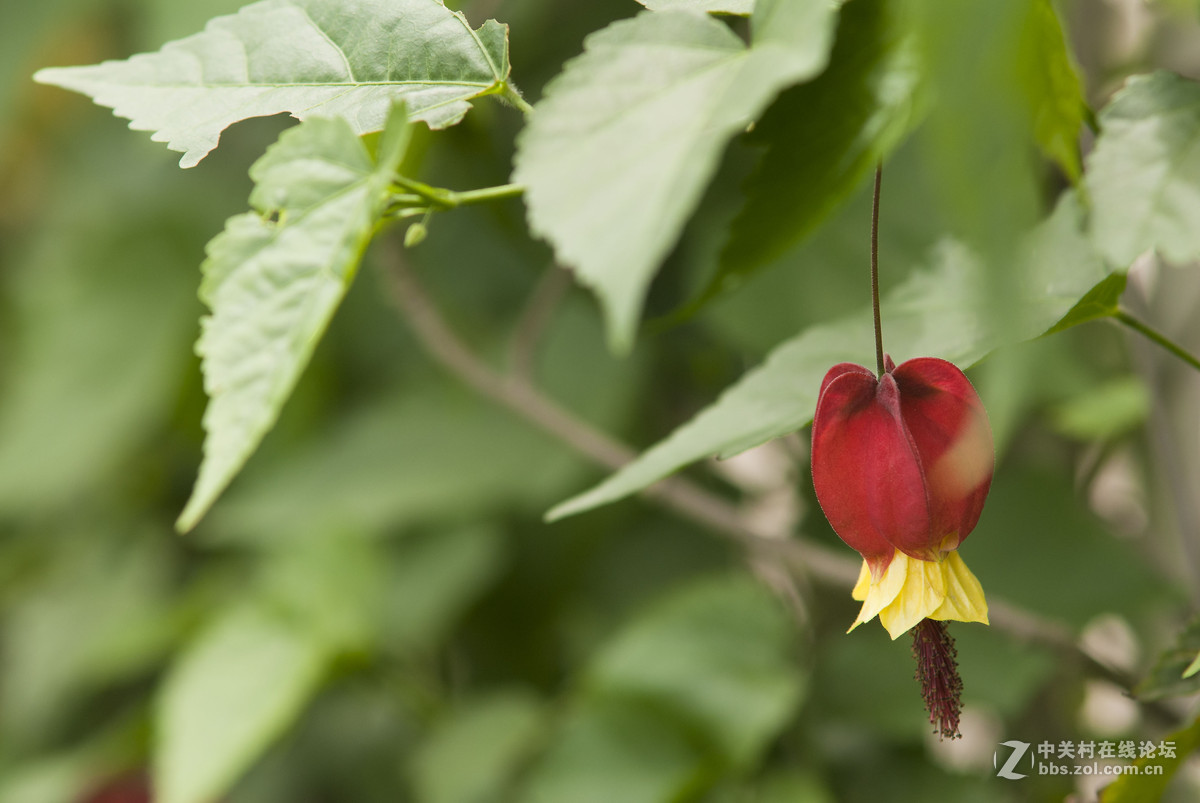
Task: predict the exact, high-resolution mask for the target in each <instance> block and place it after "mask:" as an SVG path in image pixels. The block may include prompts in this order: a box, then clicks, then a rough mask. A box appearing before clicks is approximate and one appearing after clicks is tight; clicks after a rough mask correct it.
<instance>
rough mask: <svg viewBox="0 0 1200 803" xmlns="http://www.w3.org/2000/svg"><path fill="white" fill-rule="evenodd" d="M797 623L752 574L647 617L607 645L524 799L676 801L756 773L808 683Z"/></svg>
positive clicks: (688, 595)
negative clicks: (794, 643)
mask: <svg viewBox="0 0 1200 803" xmlns="http://www.w3.org/2000/svg"><path fill="white" fill-rule="evenodd" d="M789 630H790V629H789V627H788V622H787V618H786V616H785V615H784V613H783V611H782V610H781V609H780V608H779V607H778V604H777V603H776V602H775V601H774V600H772V599H771V598H770V597H769V595H767V594H766V593H765V592H764V590H763V589H762V588H761V587H758V586H757V585H755V584H754V583H752V582H749V581H747V580H746V579H744V578H736V579H731V578H724V577H718V578H713V579H706V580H701V581H699V582H696V583H694V584H692V585H690V586H688V587H685V588H682V589H678V590H676V591H674V592H673V593H671V594H670V595H669V596H668V597H667V598H666V599H663V600H660V601H658V602H657V603H656V604H654V605H652V606H651V607H649V608H648V609H646V610H645V611H643V612H641V614H640V616H639V617H638V618H637V619H636V620H635V621H634V622H633V623H632V624H631V625H630V626H629V627H627V628H626V629H625V630H624V631H623V632H621V633H618V634H617V635H616V636H615V637H614V638H613V639H612V640H610V641H609V642H608V644H607V645H605V646H604V647H602V648H601V649H600V650H599V652H598V654H597V656H596V657H595V659H594V660H593V662H592V664H591V666H590V667H589V669H588V671H587V672H586V674H585V679H584V682H583V686H582V689H580V691H579V694H578V699H577V700H576V701H575V703H574V705H573V706H572V708H571V710H570V711H569V712H568V714H567V717H566V721H565V722H564V723H563V725H562V726H561V733H560V734H559V736H558V739H557V741H556V742H555V745H554V746H553V747H552V748H551V749H550V750H549V752H548V753H547V754H546V756H545V757H544V758H543V759H542V761H541V762H540V763H539V764H538V765H537V766H536V767H535V768H534V770H533V773H532V777H531V780H530V782H529V789H528V791H527V794H528V799H529V800H531V801H555V800H571V801H581V803H586V802H587V801H593V800H594V801H597V803H599V801H605V800H626V801H630V803H643V802H645V803H651V802H652V801H658V800H674V799H678V798H679V797H680V796H682V795H696V794H699V793H700V792H702V791H703V790H704V789H706V788H707V787H709V786H710V785H711V784H712V783H713V781H714V780H715V779H716V778H718V777H720V775H721V774H722V773H725V772H728V771H729V770H730V769H731V768H732V769H734V770H736V771H745V770H747V769H750V768H752V767H753V766H754V764H755V763H757V761H758V760H760V758H761V754H762V751H763V749H764V748H765V746H766V745H767V743H768V742H769V740H770V739H771V738H772V737H773V736H774V735H775V734H776V733H778V731H779V729H780V728H781V726H782V725H783V724H784V722H785V721H786V720H787V718H788V717H789V716H790V715H791V713H792V711H793V709H794V707H795V705H796V703H797V702H798V699H799V696H800V693H801V691H802V688H803V682H802V680H801V678H800V677H799V675H798V674H797V673H796V671H795V669H794V658H793V657H792V655H790V653H791V650H790V642H791V640H792V639H791V634H790V632H789Z"/></svg>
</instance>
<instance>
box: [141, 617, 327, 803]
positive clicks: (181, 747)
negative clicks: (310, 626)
mask: <svg viewBox="0 0 1200 803" xmlns="http://www.w3.org/2000/svg"><path fill="white" fill-rule="evenodd" d="M328 658H329V653H328V651H327V649H326V645H325V644H324V643H322V642H321V641H319V640H316V639H313V638H311V637H309V636H308V635H307V634H305V633H304V632H303V631H301V630H297V629H296V628H294V627H293V626H292V625H290V624H289V623H287V622H285V621H283V620H281V619H279V618H276V617H275V616H272V615H271V614H268V613H266V612H263V611H259V610H257V609H254V608H244V609H237V610H234V611H232V612H230V613H228V614H226V615H225V616H224V617H222V618H221V619H219V620H218V621H217V622H216V623H214V624H213V625H212V626H211V628H210V629H208V630H207V631H205V632H203V633H202V634H201V635H200V636H199V637H198V639H197V640H196V641H195V642H194V643H193V644H192V645H191V646H190V648H189V649H188V650H187V651H186V652H185V653H184V654H183V656H182V657H181V658H180V660H179V662H178V663H177V664H176V665H175V666H174V667H173V668H172V670H171V672H170V673H169V674H168V676H167V678H166V680H165V681H164V686H163V688H162V690H161V696H160V699H159V701H158V706H157V711H156V723H157V751H156V754H155V756H154V779H155V783H154V787H155V789H156V792H157V795H156V799H157V800H160V801H162V803H209V801H212V800H216V799H218V798H219V797H220V795H221V794H222V793H224V792H225V790H226V789H227V788H228V787H229V785H230V784H231V783H232V782H233V781H234V780H235V779H236V778H237V776H238V775H239V774H240V773H241V772H242V771H244V770H245V769H246V767H248V766H249V765H250V763H252V762H253V761H254V760H255V759H256V758H257V757H258V755H259V754H260V753H261V752H262V751H263V749H264V748H266V747H267V746H268V745H269V744H270V743H271V742H272V741H273V740H274V739H275V738H276V737H277V736H278V735H279V734H280V733H282V732H283V731H284V729H286V728H287V727H288V726H289V725H290V724H291V723H292V721H293V720H294V719H295V718H296V717H297V716H298V715H299V713H300V711H301V709H302V708H303V707H304V706H305V705H306V704H307V702H308V700H309V698H310V697H311V696H312V695H313V693H314V692H315V691H316V688H317V686H318V683H319V681H320V679H321V677H322V674H323V673H324V671H325V668H326V666H327V661H328Z"/></svg>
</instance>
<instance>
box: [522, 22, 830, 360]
mask: <svg viewBox="0 0 1200 803" xmlns="http://www.w3.org/2000/svg"><path fill="white" fill-rule="evenodd" d="M835 12H836V9H835V7H834V5H833V4H832V3H831V2H828V1H827V0H803V2H796V1H795V0H788V2H784V1H783V0H762V2H760V3H759V4H758V6H757V8H756V11H755V15H754V17H753V18H752V20H751V26H752V29H753V37H752V44H751V46H750V47H746V46H745V45H744V44H743V43H742V41H741V40H740V39H738V37H737V36H736V35H735V34H734V33H733V32H732V31H730V30H729V28H728V27H727V26H725V25H724V24H723V23H721V22H718V21H716V20H714V19H712V18H710V17H707V16H701V15H698V14H692V13H687V12H673V11H661V12H655V13H643V14H640V15H639V16H637V17H635V18H633V19H630V20H622V21H620V22H617V23H614V24H613V25H611V26H609V27H608V28H606V29H604V30H602V31H600V32H598V33H595V34H592V35H591V36H590V37H588V39H587V41H586V43H585V47H586V49H585V52H584V54H583V55H582V56H579V57H578V58H576V59H574V60H573V61H571V62H570V63H569V64H568V65H567V67H566V69H565V70H564V71H563V73H562V74H561V75H560V76H559V77H557V78H556V79H555V80H554V81H552V82H551V83H550V84H549V85H548V86H547V87H546V95H545V98H544V99H543V100H542V101H541V102H539V103H538V104H537V113H536V114H534V115H533V116H532V117H531V118H530V122H529V124H528V125H527V126H526V128H525V130H524V131H523V132H522V134H521V137H520V139H519V142H518V151H517V156H516V167H515V170H514V173H513V180H514V181H517V182H519V183H522V184H525V185H526V186H527V191H526V194H525V201H526V204H527V206H528V210H529V224H530V228H531V230H532V231H533V232H534V233H535V234H538V235H540V236H542V237H544V238H546V239H547V240H549V241H550V242H551V243H552V244H553V245H554V247H555V251H556V253H557V254H558V257H559V259H560V260H561V261H562V262H563V263H564V264H566V265H569V266H571V267H572V268H574V269H575V270H576V276H577V277H578V278H579V280H580V281H581V282H583V283H584V284H587V285H588V286H590V287H591V288H592V289H593V290H595V291H596V293H597V295H598V296H599V298H600V302H601V305H602V307H603V308H604V311H605V318H606V321H607V324H608V333H609V341H610V343H611V344H612V346H613V347H614V349H616V350H619V351H627V350H628V349H629V347H630V345H631V343H632V341H633V338H634V331H635V329H636V326H637V321H638V317H639V315H640V312H641V308H642V303H643V299H644V296H645V294H646V289H647V287H648V286H649V284H650V280H651V278H652V277H653V275H654V272H655V270H656V269H657V267H658V265H659V263H660V262H661V261H662V259H663V258H664V257H665V256H666V254H667V252H668V251H669V250H670V248H671V246H672V245H673V244H674V243H675V240H676V238H677V237H678V236H679V233H680V231H681V229H682V228H683V225H684V223H685V222H686V220H687V217H688V215H689V214H690V213H691V212H692V210H693V209H694V207H695V205H696V203H697V202H698V201H699V199H700V195H701V193H702V192H703V190H704V186H705V184H706V183H707V182H708V180H709V179H710V178H711V177H712V174H713V172H714V170H715V169H716V166H717V161H718V159H719V158H720V155H721V152H722V150H723V149H724V147H725V145H726V143H727V142H728V141H729V139H730V138H731V137H732V136H734V135H735V134H736V133H738V132H739V131H741V130H743V129H744V128H745V127H746V126H747V125H748V124H749V123H750V122H751V121H753V120H754V119H755V117H757V116H758V114H759V113H760V112H761V111H762V109H763V108H764V107H765V106H766V105H767V103H769V102H770V100H771V99H772V98H773V97H774V96H775V94H776V93H777V92H778V91H779V90H780V89H782V88H784V87H786V86H788V85H790V84H794V83H796V82H798V81H801V80H804V79H806V78H811V77H812V76H813V75H815V74H816V73H818V72H820V70H821V69H822V68H823V67H824V66H825V62H826V60H827V57H828V52H829V46H830V44H831V39H832V30H831V29H832V27H833V21H834V15H835Z"/></svg>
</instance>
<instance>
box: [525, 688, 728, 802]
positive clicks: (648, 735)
mask: <svg viewBox="0 0 1200 803" xmlns="http://www.w3.org/2000/svg"><path fill="white" fill-rule="evenodd" d="M689 737H690V734H689V733H688V732H687V729H686V728H685V727H683V726H682V725H681V724H680V723H678V722H675V721H673V720H671V719H670V718H668V717H664V716H659V715H656V714H655V713H654V712H653V711H652V710H650V709H649V708H648V707H647V706H645V705H643V704H639V702H636V701H620V702H610V703H609V704H607V705H602V706H601V705H585V706H582V707H580V708H579V709H578V710H576V711H574V712H572V715H571V716H570V718H569V719H568V720H567V722H566V724H565V725H564V726H563V728H562V729H561V731H560V732H559V733H558V734H557V738H556V739H555V740H554V742H553V744H552V745H551V747H550V750H549V751H548V752H547V754H546V755H545V756H544V757H543V759H542V760H541V761H540V762H539V763H538V764H537V765H536V766H535V767H534V769H533V771H532V773H531V775H530V778H529V781H528V786H527V788H526V790H525V791H524V793H523V794H522V795H521V796H520V797H519V798H518V799H519V800H521V801H522V802H523V803H564V801H570V803H613V801H617V800H619V801H621V803H669V802H670V801H676V800H687V799H689V798H688V797H687V796H685V794H684V793H685V791H687V790H690V789H692V788H693V787H696V786H700V785H702V781H703V773H704V763H705V758H706V756H705V755H704V753H703V752H702V751H701V749H700V748H699V746H697V745H696V744H695V743H694V742H693V741H692V739H691V738H689Z"/></svg>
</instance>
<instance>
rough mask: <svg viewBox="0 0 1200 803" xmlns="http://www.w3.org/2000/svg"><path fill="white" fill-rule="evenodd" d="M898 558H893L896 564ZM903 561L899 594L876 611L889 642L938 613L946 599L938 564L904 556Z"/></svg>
mask: <svg viewBox="0 0 1200 803" xmlns="http://www.w3.org/2000/svg"><path fill="white" fill-rule="evenodd" d="M900 557H901V555H900V554H897V555H896V560H899V559H900ZM904 558H905V562H906V563H907V569H908V570H907V572H906V577H905V580H904V584H903V586H902V587H901V589H900V593H899V594H897V595H896V596H895V597H894V598H893V599H892V601H891V603H889V604H888V605H887V606H886V607H885V608H883V610H881V611H879V622H880V624H882V625H883V627H884V629H886V630H887V632H888V635H890V636H891V637H892V638H893V639H897V638H899V637H900V635H901V634H903V633H906V632H908V631H909V630H910V629H911V628H913V627H914V626H915V625H917V623H919V622H920V621H921V620H922V619H924V618H926V617H927V616H929V615H930V614H932V613H933V612H934V611H936V610H938V608H939V607H940V606H941V605H942V604H943V602H944V601H945V599H946V579H945V574H944V572H943V569H942V564H941V563H939V562H938V561H932V560H918V559H917V558H910V557H908V556H907V555H905V556H904ZM894 562H895V561H893V563H894ZM964 568H966V567H964Z"/></svg>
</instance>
